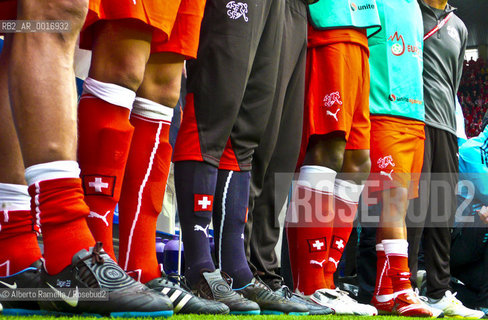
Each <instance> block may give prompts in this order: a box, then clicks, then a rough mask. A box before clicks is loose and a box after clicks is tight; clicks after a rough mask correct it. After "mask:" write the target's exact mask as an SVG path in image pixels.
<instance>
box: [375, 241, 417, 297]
mask: <svg viewBox="0 0 488 320" xmlns="http://www.w3.org/2000/svg"><path fill="white" fill-rule="evenodd" d="M381 243H382V244H383V247H384V248H385V255H386V258H387V259H388V265H389V266H390V268H389V270H388V276H389V277H390V278H391V282H392V286H393V291H394V292H400V291H403V290H407V289H412V285H411V283H410V269H409V268H408V242H407V240H404V239H385V240H382V241H381Z"/></svg>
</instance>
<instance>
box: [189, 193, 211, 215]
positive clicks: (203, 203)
mask: <svg viewBox="0 0 488 320" xmlns="http://www.w3.org/2000/svg"><path fill="white" fill-rule="evenodd" d="M193 199H194V203H193V211H212V210H213V196H212V195H209V194H195V195H194V197H193Z"/></svg>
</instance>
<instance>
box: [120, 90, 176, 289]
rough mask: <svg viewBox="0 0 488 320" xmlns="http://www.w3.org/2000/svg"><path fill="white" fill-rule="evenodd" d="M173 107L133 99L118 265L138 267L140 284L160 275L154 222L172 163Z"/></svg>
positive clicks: (122, 197)
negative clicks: (132, 132) (170, 133)
mask: <svg viewBox="0 0 488 320" xmlns="http://www.w3.org/2000/svg"><path fill="white" fill-rule="evenodd" d="M172 117H173V109H171V108H168V107H165V106H163V105H160V104H157V103H155V102H152V101H150V100H147V99H143V98H136V101H135V102H134V108H133V110H132V114H131V118H130V121H131V124H132V125H133V126H134V135H133V137H132V144H131V149H130V153H129V158H128V160H127V166H126V170H125V177H124V183H123V186H122V193H121V197H120V201H119V264H120V266H121V267H122V268H123V269H124V270H126V271H135V270H137V271H138V272H137V279H136V280H138V281H140V282H142V283H146V282H149V281H151V280H152V279H154V278H157V277H160V276H161V270H160V266H159V264H158V261H157V258H156V240H155V237H156V223H157V218H158V215H159V213H160V212H161V209H162V206H163V199H164V191H165V187H166V181H167V179H168V172H169V167H170V164H171V151H172V148H171V145H170V144H169V128H170V125H171V118H172Z"/></svg>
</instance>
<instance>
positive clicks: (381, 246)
mask: <svg viewBox="0 0 488 320" xmlns="http://www.w3.org/2000/svg"><path fill="white" fill-rule="evenodd" d="M376 251H385V247H384V246H383V244H382V243H377V244H376Z"/></svg>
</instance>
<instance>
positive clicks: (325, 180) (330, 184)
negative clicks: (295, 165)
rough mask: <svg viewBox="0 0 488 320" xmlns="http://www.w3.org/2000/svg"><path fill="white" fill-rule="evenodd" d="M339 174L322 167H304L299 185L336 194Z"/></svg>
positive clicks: (299, 178)
mask: <svg viewBox="0 0 488 320" xmlns="http://www.w3.org/2000/svg"><path fill="white" fill-rule="evenodd" d="M336 176H337V172H336V171H334V170H332V169H330V168H327V167H322V166H302V167H301V168H300V175H299V176H298V181H297V184H298V185H300V186H303V187H309V188H312V189H315V190H319V191H326V192H330V193H332V192H334V181H335V178H336Z"/></svg>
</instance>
